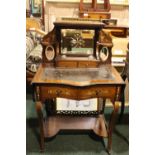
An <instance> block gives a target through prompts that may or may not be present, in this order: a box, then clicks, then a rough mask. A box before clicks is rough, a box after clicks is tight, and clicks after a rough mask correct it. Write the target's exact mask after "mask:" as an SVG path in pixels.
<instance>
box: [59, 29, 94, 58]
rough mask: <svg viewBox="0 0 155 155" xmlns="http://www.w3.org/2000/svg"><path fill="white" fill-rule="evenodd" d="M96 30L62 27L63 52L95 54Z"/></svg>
mask: <svg viewBox="0 0 155 155" xmlns="http://www.w3.org/2000/svg"><path fill="white" fill-rule="evenodd" d="M94 36H95V30H83V29H82V30H81V29H61V54H65V55H83V56H84V55H93V52H94Z"/></svg>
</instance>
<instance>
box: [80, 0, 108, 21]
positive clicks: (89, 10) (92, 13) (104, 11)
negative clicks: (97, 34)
mask: <svg viewBox="0 0 155 155" xmlns="http://www.w3.org/2000/svg"><path fill="white" fill-rule="evenodd" d="M110 8H111V6H110V1H109V0H104V3H103V8H98V3H97V0H92V2H91V7H88V6H87V7H86V6H85V3H84V2H83V0H80V5H79V17H80V18H91V19H96V18H97V19H110V18H111V13H109V11H110Z"/></svg>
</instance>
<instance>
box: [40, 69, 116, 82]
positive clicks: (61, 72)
mask: <svg viewBox="0 0 155 155" xmlns="http://www.w3.org/2000/svg"><path fill="white" fill-rule="evenodd" d="M47 79H48V80H69V81H73V82H74V81H78V82H80V81H81V82H82V81H90V80H94V79H95V80H104V79H106V80H113V79H114V76H113V75H112V72H111V68H110V67H109V66H104V67H99V68H76V69H75V68H68V69H67V68H50V67H48V68H45V70H44V72H42V80H47Z"/></svg>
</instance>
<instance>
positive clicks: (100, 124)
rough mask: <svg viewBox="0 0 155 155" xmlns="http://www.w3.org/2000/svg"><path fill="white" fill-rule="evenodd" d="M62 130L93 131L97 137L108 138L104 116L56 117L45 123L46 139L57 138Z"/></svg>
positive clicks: (47, 119) (48, 119) (46, 120)
mask: <svg viewBox="0 0 155 155" xmlns="http://www.w3.org/2000/svg"><path fill="white" fill-rule="evenodd" d="M60 130H93V131H94V132H95V133H96V134H97V135H99V136H102V137H107V136H108V132H107V127H106V124H105V119H104V117H103V116H102V115H97V116H96V117H95V116H82V117H80V116H65V115H55V116H51V117H48V118H46V119H45V121H44V137H46V138H47V137H52V136H55V135H56V134H57V133H58V132H59V131H60Z"/></svg>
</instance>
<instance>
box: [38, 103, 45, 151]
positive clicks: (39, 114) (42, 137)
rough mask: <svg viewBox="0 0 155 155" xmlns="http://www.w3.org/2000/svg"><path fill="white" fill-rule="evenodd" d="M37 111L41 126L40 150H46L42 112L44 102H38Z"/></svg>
mask: <svg viewBox="0 0 155 155" xmlns="http://www.w3.org/2000/svg"><path fill="white" fill-rule="evenodd" d="M36 111H37V115H38V120H39V127H40V152H43V151H44V128H43V113H42V103H41V102H39V101H38V102H36Z"/></svg>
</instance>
